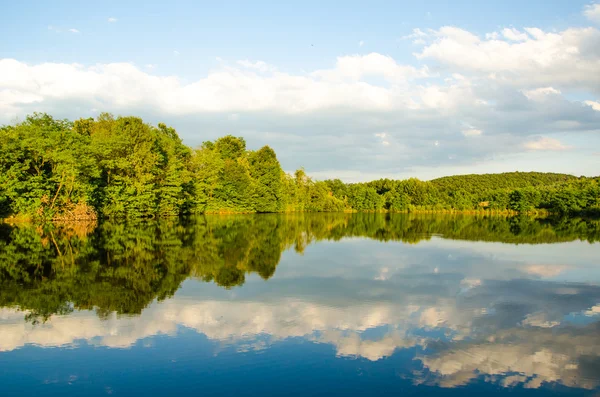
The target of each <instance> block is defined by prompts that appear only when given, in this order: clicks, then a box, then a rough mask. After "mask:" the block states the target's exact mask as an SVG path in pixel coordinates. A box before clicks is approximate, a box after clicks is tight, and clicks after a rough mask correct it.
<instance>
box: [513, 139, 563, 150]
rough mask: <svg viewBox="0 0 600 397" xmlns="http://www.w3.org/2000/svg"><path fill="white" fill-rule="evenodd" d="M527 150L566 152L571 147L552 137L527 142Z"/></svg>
mask: <svg viewBox="0 0 600 397" xmlns="http://www.w3.org/2000/svg"><path fill="white" fill-rule="evenodd" d="M524 146H525V148H527V149H529V150H558V151H560V150H566V149H569V146H566V145H564V144H562V143H561V142H560V141H559V140H558V139H554V138H550V137H539V138H537V139H535V140H532V141H529V142H525V144H524Z"/></svg>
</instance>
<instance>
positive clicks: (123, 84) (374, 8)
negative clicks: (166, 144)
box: [0, 1, 600, 181]
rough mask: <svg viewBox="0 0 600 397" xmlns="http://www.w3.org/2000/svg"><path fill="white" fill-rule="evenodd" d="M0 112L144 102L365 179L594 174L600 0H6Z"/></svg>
mask: <svg viewBox="0 0 600 397" xmlns="http://www.w3.org/2000/svg"><path fill="white" fill-rule="evenodd" d="M3 3H4V4H2V5H1V8H2V10H3V12H2V15H1V16H0V35H1V36H2V37H4V38H8V39H5V40H2V42H1V43H0V74H2V76H1V77H0V122H1V123H8V122H11V121H14V120H16V119H22V118H23V116H24V115H26V114H27V113H29V112H31V111H48V112H52V113H53V114H55V115H56V116H58V117H69V118H77V117H89V116H94V115H95V114H97V113H98V112H100V111H110V112H113V113H116V114H137V115H140V116H143V117H144V118H147V119H148V120H149V121H150V122H157V121H164V122H166V123H168V124H171V125H173V126H174V127H175V128H177V130H178V131H179V133H180V134H181V135H182V136H183V137H184V140H185V141H186V142H187V143H188V144H190V145H195V144H198V143H199V142H201V141H203V140H206V139H213V138H215V137H217V136H220V135H223V134H226V133H231V134H234V135H243V136H245V137H246V139H247V141H248V144H249V146H250V147H251V148H257V147H259V146H260V145H263V144H269V145H271V146H273V147H274V148H275V150H276V151H277V153H278V155H279V158H280V161H281V162H282V164H283V166H284V168H285V169H286V170H288V171H292V170H293V169H295V168H298V167H301V166H303V167H305V168H306V169H307V171H308V172H309V173H311V174H312V175H314V176H316V177H318V178H321V177H336V176H337V177H341V178H342V179H345V180H348V181H351V180H352V181H353V180H367V179H372V178H377V177H380V176H384V177H399V178H400V177H407V176H416V177H420V178H423V179H428V178H432V177H436V176H441V175H446V174H452V173H469V172H498V171H513V170H515V169H518V170H522V171H527V170H540V171H565V172H571V173H576V174H585V175H597V174H600V172H599V170H600V167H598V165H599V164H600V157H599V155H598V152H599V151H600V150H595V149H593V147H594V146H595V145H596V147H598V146H600V145H598V144H600V138H599V134H598V133H599V132H600V77H598V76H600V51H599V50H598V48H600V31H599V28H600V5H596V4H594V3H593V2H586V1H553V2H547V1H528V2H522V1H518V2H517V1H506V2H478V3H475V4H473V2H467V1H457V2H451V3H450V2H446V1H427V2H399V1H396V2H392V1H370V2H359V1H346V2H343V4H342V3H341V2H334V1H303V2H267V1H254V2H248V1H221V2H194V1H170V2H163V1H161V2H158V1H144V2H142V1H127V2H117V1H106V2H95V3H92V2H80V1H77V2H76V1H56V2H52V4H50V3H48V2H41V1H39V2H35V1H22V2H3Z"/></svg>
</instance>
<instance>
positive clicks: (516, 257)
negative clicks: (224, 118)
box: [0, 213, 600, 396]
mask: <svg viewBox="0 0 600 397" xmlns="http://www.w3.org/2000/svg"><path fill="white" fill-rule="evenodd" d="M599 241H600V222H598V221H592V220H585V219H578V218H570V219H569V218H566V219H533V218H528V217H515V218H505V217H483V216H459V215H456V216H452V215H444V216H441V215H414V214H375V213H366V214H344V213H336V214H331V213H328V214H283V215H231V216H217V215H214V216H200V217H194V218H189V219H164V220H144V221H130V222H102V223H99V224H88V223H77V224H63V225H60V224H58V225H52V226H50V225H47V226H31V225H12V226H11V225H7V224H0V395H2V396H12V395H15V396H16V395H19V396H31V395H40V394H41V395H61V396H80V395H87V396H94V395H102V396H105V395H132V394H135V395H219V396H228V395H237V396H239V395H249V396H265V395H327V396H332V395H380V394H382V395H383V394H385V395H388V394H389V395H392V394H393V395H401V394H402V395H411V394H421V395H462V396H464V395H481V394H482V393H486V394H487V395H500V394H507V393H511V394H513V395H525V394H527V395H528V394H531V395H537V396H539V395H563V394H573V395H597V393H599V392H600V259H599V258H600V244H599Z"/></svg>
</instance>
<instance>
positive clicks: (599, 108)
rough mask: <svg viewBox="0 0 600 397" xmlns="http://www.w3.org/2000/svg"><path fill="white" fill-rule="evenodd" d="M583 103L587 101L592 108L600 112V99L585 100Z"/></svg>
mask: <svg viewBox="0 0 600 397" xmlns="http://www.w3.org/2000/svg"><path fill="white" fill-rule="evenodd" d="M583 103H585V104H586V105H588V106H591V107H592V109H594V110H596V111H598V112H600V101H584V102H583Z"/></svg>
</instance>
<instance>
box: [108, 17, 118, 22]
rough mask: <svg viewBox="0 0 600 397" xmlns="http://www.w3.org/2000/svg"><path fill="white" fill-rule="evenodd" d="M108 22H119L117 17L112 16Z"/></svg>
mask: <svg viewBox="0 0 600 397" xmlns="http://www.w3.org/2000/svg"><path fill="white" fill-rule="evenodd" d="M108 22H109V23H115V22H117V18H115V17H110V18H108Z"/></svg>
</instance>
